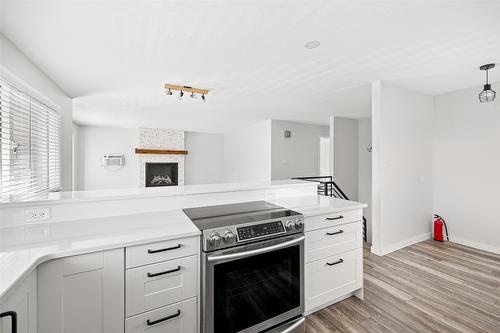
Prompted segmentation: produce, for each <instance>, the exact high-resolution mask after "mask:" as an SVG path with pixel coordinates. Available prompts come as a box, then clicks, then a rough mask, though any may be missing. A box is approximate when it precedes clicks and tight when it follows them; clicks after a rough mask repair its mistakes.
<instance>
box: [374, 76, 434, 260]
mask: <svg viewBox="0 0 500 333" xmlns="http://www.w3.org/2000/svg"><path fill="white" fill-rule="evenodd" d="M372 99H373V117H372V121H373V124H372V131H373V132H372V134H373V135H372V136H373V152H372V162H373V170H372V172H373V173H372V177H373V179H372V203H373V209H372V221H373V222H372V226H373V246H372V251H373V252H374V253H377V254H386V253H389V252H392V251H394V250H397V249H399V248H402V247H405V246H407V245H410V244H412V243H415V242H418V241H421V240H424V239H427V238H429V237H430V230H431V220H432V194H431V193H432V183H431V176H432V162H431V160H432V134H433V113H434V105H433V104H434V103H433V98H432V97H431V96H427V95H423V94H420V93H417V92H414V91H410V90H407V89H403V88H400V87H398V86H395V85H393V84H389V83H387V82H383V81H382V82H380V81H378V82H374V83H373V85H372Z"/></svg>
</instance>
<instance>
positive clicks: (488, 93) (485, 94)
mask: <svg viewBox="0 0 500 333" xmlns="http://www.w3.org/2000/svg"><path fill="white" fill-rule="evenodd" d="M492 68H495V64H486V65H483V66H481V67H479V69H480V70H482V71H486V84H485V85H484V88H483V91H481V92H480V93H479V101H480V102H481V103H488V102H493V101H494V100H495V97H496V95H497V93H496V92H495V90H493V89H491V84H490V83H489V82H488V70H490V69H492Z"/></svg>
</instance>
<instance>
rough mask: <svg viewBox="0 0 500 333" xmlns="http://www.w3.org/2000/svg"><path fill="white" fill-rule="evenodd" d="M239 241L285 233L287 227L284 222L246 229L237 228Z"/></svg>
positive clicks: (274, 222) (251, 226)
mask: <svg viewBox="0 0 500 333" xmlns="http://www.w3.org/2000/svg"><path fill="white" fill-rule="evenodd" d="M236 230H237V232H238V239H239V240H240V241H245V240H249V239H254V238H260V237H263V236H269V235H274V234H282V233H285V227H284V226H283V222H282V221H273V222H268V223H262V224H257V225H249V226H246V227H240V228H236Z"/></svg>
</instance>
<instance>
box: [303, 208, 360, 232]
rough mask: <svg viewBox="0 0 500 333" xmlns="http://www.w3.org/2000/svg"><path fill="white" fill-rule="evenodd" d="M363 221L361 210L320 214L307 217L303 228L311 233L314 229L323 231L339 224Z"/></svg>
mask: <svg viewBox="0 0 500 333" xmlns="http://www.w3.org/2000/svg"><path fill="white" fill-rule="evenodd" d="M362 220H363V210H362V209H356V210H348V211H342V212H336V213H330V214H322V215H316V216H308V217H306V218H305V221H304V226H305V231H306V232H307V231H311V230H316V229H323V228H327V227H331V226H335V225H339V224H344V223H350V222H356V221H362Z"/></svg>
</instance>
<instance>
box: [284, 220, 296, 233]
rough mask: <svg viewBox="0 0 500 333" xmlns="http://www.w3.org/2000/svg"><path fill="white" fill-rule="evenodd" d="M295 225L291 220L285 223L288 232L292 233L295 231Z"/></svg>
mask: <svg viewBox="0 0 500 333" xmlns="http://www.w3.org/2000/svg"><path fill="white" fill-rule="evenodd" d="M294 225H295V224H294V223H293V221H292V220H289V221H287V222H286V223H285V228H286V231H292V230H293V227H294Z"/></svg>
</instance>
